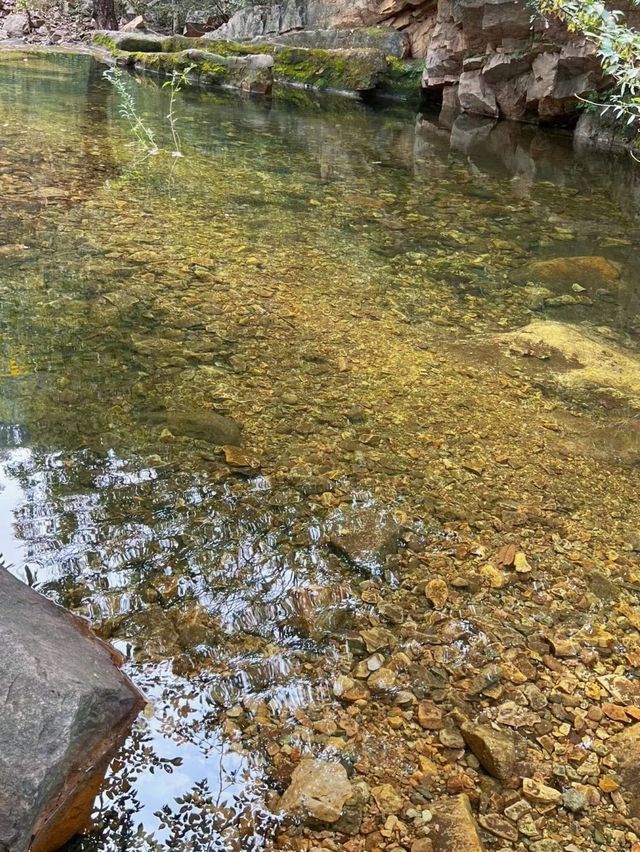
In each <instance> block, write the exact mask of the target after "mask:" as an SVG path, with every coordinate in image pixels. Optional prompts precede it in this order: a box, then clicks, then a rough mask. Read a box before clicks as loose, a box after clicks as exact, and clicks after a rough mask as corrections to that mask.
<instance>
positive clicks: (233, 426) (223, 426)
mask: <svg viewBox="0 0 640 852" xmlns="http://www.w3.org/2000/svg"><path fill="white" fill-rule="evenodd" d="M167 426H168V427H169V429H170V431H171V432H172V434H174V435H186V436H187V437H189V438H196V439H198V440H200V441H208V442H209V443H211V444H218V445H220V446H237V445H238V444H239V443H240V438H241V433H240V427H239V426H238V424H237V423H236V422H235V421H234V420H232V419H231V418H230V417H224V416H223V415H222V414H217V413H216V412H215V411H210V410H209V409H202V410H200V411H197V410H194V411H171V412H169V413H168V415H167Z"/></svg>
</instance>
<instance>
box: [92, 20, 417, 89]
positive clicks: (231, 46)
mask: <svg viewBox="0 0 640 852" xmlns="http://www.w3.org/2000/svg"><path fill="white" fill-rule="evenodd" d="M93 41H94V44H96V45H98V46H100V47H103V48H106V49H107V50H108V51H109V52H110V53H111V55H112V56H113V57H114V58H115V60H116V62H117V63H118V64H119V65H123V66H132V67H135V68H136V69H138V70H142V71H149V72H153V73H157V74H160V75H163V76H166V75H169V74H171V72H172V70H174V69H178V70H182V69H184V68H186V67H189V66H193V70H192V72H191V76H192V77H193V79H194V80H196V81H198V82H201V83H202V84H204V85H213V86H216V85H221V86H227V87H231V88H238V89H242V90H244V91H250V92H255V93H260V94H268V93H269V92H270V91H271V88H272V84H273V82H274V81H275V83H277V84H279V85H281V86H289V87H294V88H300V89H311V90H314V91H325V92H331V93H337V94H341V95H347V96H350V97H366V96H369V95H371V94H373V93H375V92H380V93H382V94H385V95H388V94H392V95H395V96H396V97H398V98H406V97H410V96H411V95H412V94H414V93H415V95H416V96H417V94H418V93H419V91H420V87H419V79H418V77H416V76H415V75H414V74H413V67H412V65H411V63H405V62H403V61H402V60H400V59H398V58H397V57H391V56H385V54H384V53H383V52H382V51H380V50H376V49H373V48H345V49H331V50H325V49H321V48H313V47H310V48H309V47H298V46H290V45H284V44H274V43H271V42H251V43H248V44H246V43H241V42H233V41H226V40H223V39H213V38H200V39H195V38H186V37H184V36H167V37H165V36H161V35H151V34H145V33H124V32H105V31H103V32H98V33H96V34H95V35H94V38H93ZM405 66H406V67H405ZM414 77H415V79H414ZM414 84H415V85H414Z"/></svg>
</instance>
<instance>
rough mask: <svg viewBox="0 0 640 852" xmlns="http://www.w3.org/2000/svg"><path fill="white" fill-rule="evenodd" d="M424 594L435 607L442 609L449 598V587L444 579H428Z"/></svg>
mask: <svg viewBox="0 0 640 852" xmlns="http://www.w3.org/2000/svg"><path fill="white" fill-rule="evenodd" d="M424 593H425V596H426V598H427V600H428V601H430V602H431V603H432V604H433V606H434V607H435V609H442V608H443V607H444V606H445V604H446V603H447V601H448V600H449V589H448V587H447V584H446V583H445V581H444V580H441V579H435V580H430V581H429V582H428V583H427V585H426V587H425V590H424Z"/></svg>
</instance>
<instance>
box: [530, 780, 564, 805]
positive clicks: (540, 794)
mask: <svg viewBox="0 0 640 852" xmlns="http://www.w3.org/2000/svg"><path fill="white" fill-rule="evenodd" d="M522 792H523V793H524V795H525V796H526V798H527V799H529V801H530V802H536V803H538V804H542V805H558V804H560V802H561V801H562V793H561V792H560V791H559V790H556V789H555V788H554V787H548V786H547V785H546V784H543V783H542V782H541V781H536V780H535V779H534V778H523V779H522Z"/></svg>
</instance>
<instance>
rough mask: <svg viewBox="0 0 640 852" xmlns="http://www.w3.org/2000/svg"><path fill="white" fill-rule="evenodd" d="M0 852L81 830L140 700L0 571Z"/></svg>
mask: <svg viewBox="0 0 640 852" xmlns="http://www.w3.org/2000/svg"><path fill="white" fill-rule="evenodd" d="M0 647H1V648H2V655H1V657H0V696H1V697H0V702H1V703H0V850H1V852H28V850H32V852H36V850H37V852H49V850H55V849H59V848H60V847H61V846H62V845H63V844H64V843H66V842H67V841H68V840H69V839H70V838H71V837H73V836H74V835H75V834H77V833H78V832H79V831H82V830H83V829H85V828H86V827H87V824H88V821H89V818H90V814H91V810H92V805H93V801H94V798H95V796H96V793H97V792H98V790H99V788H100V785H101V783H102V780H103V777H104V773H105V771H106V769H107V766H108V764H109V762H110V760H111V759H112V757H113V756H114V754H115V752H116V750H117V748H118V747H119V745H120V744H121V742H122V740H123V738H124V737H125V736H126V734H127V732H128V730H129V727H130V725H131V723H132V721H133V719H134V718H135V716H136V715H137V714H138V712H139V711H140V709H141V708H142V706H143V704H144V700H143V698H142V696H141V694H140V693H139V692H138V690H137V689H136V688H135V687H134V686H133V684H131V683H130V681H129V680H128V679H127V678H126V677H125V676H124V675H123V674H122V672H120V671H119V669H118V665H117V663H118V662H119V660H118V656H117V654H116V652H115V651H113V650H112V649H111V648H110V647H109V646H108V645H106V644H105V643H104V642H101V641H100V640H99V639H97V638H96V637H95V636H94V635H93V634H92V633H91V631H90V630H89V628H88V626H87V625H86V624H85V622H83V621H82V620H81V619H79V618H76V617H75V616H73V615H71V614H70V613H68V612H66V611H65V610H63V609H62V608H60V607H58V606H56V605H55V604H53V603H52V602H51V601H48V600H47V599H46V598H44V597H42V596H41V595H39V594H38V593H37V592H35V591H34V590H33V589H30V588H29V587H28V586H25V585H24V584H23V583H21V582H20V581H19V580H18V579H16V578H15V577H13V576H12V575H11V574H10V573H9V572H8V571H7V570H6V569H4V568H0Z"/></svg>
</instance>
